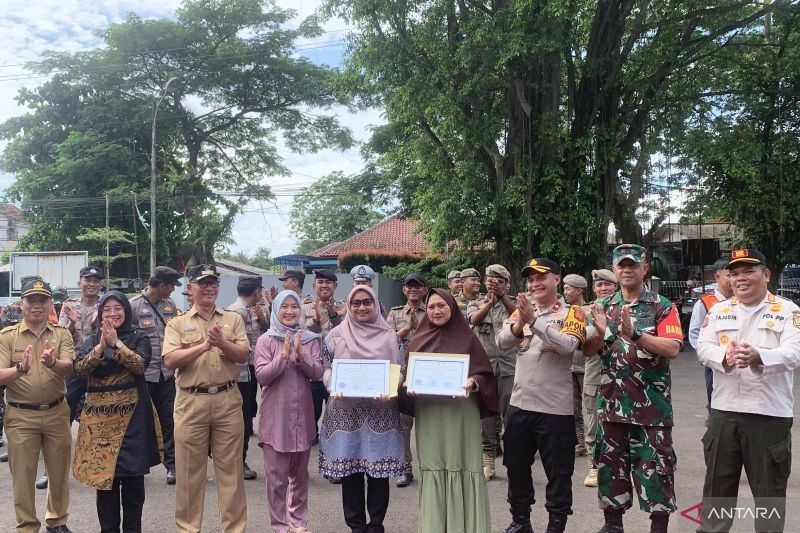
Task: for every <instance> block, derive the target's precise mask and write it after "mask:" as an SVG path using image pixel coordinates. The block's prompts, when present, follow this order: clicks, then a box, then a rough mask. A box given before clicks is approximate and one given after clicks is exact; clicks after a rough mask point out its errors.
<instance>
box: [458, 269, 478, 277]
mask: <svg viewBox="0 0 800 533" xmlns="http://www.w3.org/2000/svg"><path fill="white" fill-rule="evenodd" d="M479 277H481V274H480V272H478V271H477V270H475V269H474V268H465V269H464V270H462V271H461V279H464V278H479Z"/></svg>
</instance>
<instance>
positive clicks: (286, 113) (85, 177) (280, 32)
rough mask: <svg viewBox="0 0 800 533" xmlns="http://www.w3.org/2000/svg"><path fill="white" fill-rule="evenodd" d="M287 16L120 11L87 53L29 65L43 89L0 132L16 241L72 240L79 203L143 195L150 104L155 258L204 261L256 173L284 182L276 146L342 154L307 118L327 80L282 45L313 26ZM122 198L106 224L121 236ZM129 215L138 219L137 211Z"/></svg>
mask: <svg viewBox="0 0 800 533" xmlns="http://www.w3.org/2000/svg"><path fill="white" fill-rule="evenodd" d="M294 16H295V13H294V12H293V11H292V10H284V9H280V8H278V7H276V6H275V5H274V4H273V3H271V2H269V3H266V4H265V3H264V2H261V1H259V0H228V1H225V2H220V1H216V0H186V1H185V2H184V3H183V5H182V6H181V7H180V9H178V11H177V13H176V17H175V19H174V20H173V19H160V20H143V19H141V18H140V17H138V16H137V15H135V14H130V15H129V16H128V18H127V20H126V21H125V22H123V23H119V24H113V25H111V26H110V27H108V28H106V29H104V30H102V31H101V32H100V33H99V36H100V37H101V38H102V41H103V45H102V46H101V47H98V48H96V49H93V50H90V51H87V52H78V53H64V52H48V53H47V54H45V58H44V59H43V60H42V61H40V62H38V63H35V64H32V65H30V66H29V68H31V69H33V70H34V71H35V72H36V73H38V74H40V75H45V76H49V80H48V81H47V82H45V83H43V84H42V85H41V86H39V87H37V88H35V89H23V90H21V91H20V93H19V95H18V97H17V100H18V102H19V103H20V104H21V105H23V106H25V107H27V108H28V109H29V112H28V113H26V114H24V115H22V116H19V117H15V118H12V119H9V120H7V121H6V122H5V123H4V124H2V125H1V126H0V136H2V138H4V139H7V140H8V141H9V143H8V145H7V147H6V149H5V151H4V153H3V156H2V160H0V167H1V168H2V169H3V170H5V171H7V172H11V173H14V175H15V178H16V179H15V182H14V185H13V186H12V187H11V189H10V191H9V192H8V194H9V197H10V198H11V199H14V200H21V202H22V208H23V211H24V213H25V214H26V215H27V216H28V218H29V220H30V221H31V222H32V224H33V227H32V229H31V232H30V233H29V235H28V236H27V237H26V238H25V239H23V242H22V246H23V247H27V248H38V249H64V248H67V249H69V248H71V247H74V246H75V236H76V235H79V234H81V233H82V232H83V230H84V229H85V228H89V227H93V226H97V225H99V224H100V223H101V221H102V220H103V219H102V217H103V216H104V211H103V206H102V202H97V203H96V202H94V201H92V200H91V199H93V198H97V197H98V196H100V195H102V194H109V195H112V196H115V197H122V196H125V197H126V198H127V197H129V196H130V195H131V193H138V194H139V196H140V197H141V196H144V195H147V194H148V187H149V182H150V173H149V168H150V159H149V153H150V146H151V142H150V126H151V120H152V113H153V106H154V103H155V102H156V100H157V99H158V98H159V97H161V96H162V95H163V96H164V100H163V103H162V105H161V107H160V108H159V113H158V120H157V141H156V144H157V151H156V159H157V161H156V163H157V168H158V176H157V180H158V182H157V189H158V207H157V212H158V226H159V232H158V243H157V244H158V248H157V250H158V260H159V261H162V262H163V261H168V260H169V259H171V258H173V257H174V256H175V255H176V254H177V253H178V251H179V250H188V251H189V252H188V253H191V254H192V255H195V256H196V258H197V259H199V260H201V261H207V260H210V259H211V258H212V256H213V253H214V247H215V246H217V245H218V244H220V243H221V244H225V242H226V238H227V236H228V235H229V233H230V230H231V225H232V223H233V220H234V218H235V216H236V214H237V213H239V212H240V211H241V209H242V207H243V206H244V205H245V204H246V203H247V201H248V199H249V198H253V197H258V198H269V197H270V188H269V186H268V184H267V178H269V177H270V176H274V175H279V174H286V173H287V169H286V168H285V167H284V166H283V164H282V163H281V159H280V156H279V154H278V149H277V145H278V142H279V140H280V141H281V142H282V143H283V144H284V145H285V146H286V147H288V148H289V149H290V150H295V151H315V150H318V149H321V148H324V147H333V148H345V147H349V146H350V145H351V143H352V139H351V136H350V132H349V130H348V129H347V128H344V127H342V126H341V125H340V124H339V123H338V121H337V120H336V118H335V117H334V116H333V115H332V114H331V113H324V112H321V110H325V109H326V108H328V107H330V106H331V105H333V104H335V103H340V102H342V100H340V99H339V98H337V97H336V96H335V93H334V89H335V84H334V83H333V76H334V74H335V71H333V70H332V69H329V68H327V67H323V66H318V65H314V64H313V63H311V62H310V61H308V60H306V59H305V58H303V57H301V56H299V54H297V53H296V49H295V42H296V40H297V39H299V38H307V37H313V36H318V35H320V34H321V31H322V30H321V28H320V26H319V24H317V22H316V20H315V19H313V18H311V19H308V20H305V21H303V22H302V23H301V24H300V25H299V26H298V27H297V28H295V29H288V23H289V22H290V21H291V20H292V18H293V17H294ZM172 78H175V80H174V82H173V83H171V84H170V89H172V90H171V91H170V92H168V93H166V92H165V87H166V85H167V83H168V81H169V80H170V79H172ZM121 201H122V200H120V202H121ZM125 201H126V202H128V207H127V208H126V209H124V212H123V209H114V213H113V217H112V225H113V226H115V227H120V228H122V229H130V225H131V216H130V213H131V210H130V203H129V202H130V200H127V199H126V200H125ZM95 204H97V205H95ZM140 208H141V210H142V213H143V215H144V216H145V218H146V219H147V220H149V205H145V204H144V203H142V205H140ZM140 240H141V241H143V243H142V244H144V243H145V242H147V241H146V237H142V238H141V239H140ZM187 243H188V245H187ZM142 249H145V250H146V249H147V246H143V247H142Z"/></svg>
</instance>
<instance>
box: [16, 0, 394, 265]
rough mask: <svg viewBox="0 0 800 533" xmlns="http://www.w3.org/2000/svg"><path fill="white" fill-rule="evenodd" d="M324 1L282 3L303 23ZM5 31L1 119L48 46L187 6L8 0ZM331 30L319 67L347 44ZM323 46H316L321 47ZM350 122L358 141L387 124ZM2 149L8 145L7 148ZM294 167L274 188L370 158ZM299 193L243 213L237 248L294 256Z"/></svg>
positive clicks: (339, 29)
mask: <svg viewBox="0 0 800 533" xmlns="http://www.w3.org/2000/svg"><path fill="white" fill-rule="evenodd" d="M320 3H321V2H320V0H277V1H276V4H278V5H279V6H281V7H284V8H292V9H294V10H296V11H297V12H298V19H297V21H298V22H299V21H300V20H301V19H302V18H304V17H306V16H308V15H310V14H312V13H313V12H314V10H315V9H316V8H317V7H318V6H319V5H320ZM2 4H3V8H4V9H3V11H4V13H3V16H2V17H0V35H3V36H4V41H5V43H6V44H5V45H4V46H3V47H0V122H2V121H4V120H6V119H7V118H9V117H12V116H15V115H18V114H21V113H23V112H24V109H23V108H20V107H19V106H18V105H17V103H16V101H15V100H14V97H15V96H16V94H17V91H18V90H19V89H20V88H21V87H33V86H35V85H37V84H39V83H41V81H42V79H40V78H36V77H33V76H31V75H30V74H29V73H26V71H25V69H24V67H23V66H22V63H25V62H26V61H31V60H36V59H38V58H39V57H40V55H41V53H42V52H43V51H45V50H61V51H67V50H84V49H89V48H93V47H95V46H97V45H99V44H100V40H99V39H97V38H96V37H95V32H96V30H98V29H100V28H104V27H106V26H108V25H110V24H113V23H115V22H120V21H122V20H124V19H125V17H126V15H127V13H128V12H130V11H134V12H135V13H137V14H138V15H139V16H141V17H142V18H163V17H172V16H173V15H174V11H175V9H176V8H177V7H178V6H179V5H180V1H178V0H136V1H132V0H34V1H31V0H2ZM325 29H326V30H327V33H326V34H325V35H323V36H321V37H318V38H315V39H313V40H312V41H313V42H314V43H319V44H320V45H324V47H321V48H317V49H312V50H308V51H306V52H303V53H304V55H307V56H308V57H309V59H310V60H312V61H314V62H315V63H318V64H328V65H333V66H337V65H339V64H340V62H341V54H342V52H343V50H344V47H343V46H342V45H341V40H342V38H343V36H344V35H345V32H346V30H347V26H346V24H345V23H344V22H342V21H338V20H332V21H329V22H328V23H327V24H326V26H325ZM313 46H315V45H310V46H309V47H313ZM337 114H338V115H339V117H340V120H341V121H342V123H344V124H346V125H347V126H349V127H350V128H351V129H352V130H353V134H354V135H355V137H356V139H358V140H360V141H364V140H366V139H367V138H368V137H369V129H368V128H369V126H370V125H376V124H380V123H382V122H383V119H382V118H381V116H380V113H379V112H377V111H376V110H373V111H367V112H361V113H357V114H350V113H348V112H347V111H346V110H344V109H340V110H337ZM0 148H2V145H0ZM283 155H284V161H285V164H286V166H287V167H288V168H289V169H290V170H291V171H292V172H293V173H294V174H293V175H292V176H290V177H286V178H272V177H266V178H265V181H266V182H267V183H269V184H270V185H273V186H278V187H280V186H288V185H291V186H292V187H297V186H305V185H310V184H312V183H313V182H314V180H315V179H316V178H319V177H321V176H323V175H325V174H328V173H330V172H332V171H334V170H341V171H343V172H345V173H346V174H350V173H354V172H356V171H358V170H359V169H360V168H361V166H362V162H361V159H360V157H359V153H358V147H355V148H354V149H352V150H349V151H347V152H333V151H324V152H320V153H317V154H300V155H298V154H293V153H291V152H289V151H287V150H284V151H283ZM12 180H13V176H10V175H8V174H2V173H0V191H2V190H4V189H5V188H6V187H8V186H9V185H10V184H11V182H12ZM291 202H292V197H291V196H279V197H278V198H277V200H276V202H275V204H274V205H273V204H266V203H265V204H263V206H262V205H260V204H259V203H258V202H254V203H251V204H250V205H249V206H248V207H247V208H246V211H247V212H246V213H245V214H243V215H239V216H238V217H237V219H236V222H235V224H234V228H233V235H232V237H233V240H234V241H235V242H236V244H235V245H234V246H233V249H234V250H244V251H246V252H252V251H254V250H255V249H257V248H258V247H260V246H265V247H267V248H269V249H270V250H272V255H273V257H274V256H278V255H283V254H287V253H291V252H292V249H293V248H294V239H293V237H292V236H291V235H290V234H289V209H290V207H291Z"/></svg>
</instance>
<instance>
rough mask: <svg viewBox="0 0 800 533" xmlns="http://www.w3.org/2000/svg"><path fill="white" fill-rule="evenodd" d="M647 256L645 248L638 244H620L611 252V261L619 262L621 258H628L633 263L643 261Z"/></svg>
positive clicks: (615, 263)
mask: <svg viewBox="0 0 800 533" xmlns="http://www.w3.org/2000/svg"><path fill="white" fill-rule="evenodd" d="M646 257H647V250H645V249H644V247H643V246H639V245H638V244H620V245H619V246H617V247H616V248H614V251H613V252H611V262H612V263H613V264H614V265H617V264H619V262H620V261H622V260H623V259H630V260H631V261H633V262H634V263H644V261H645V259H646Z"/></svg>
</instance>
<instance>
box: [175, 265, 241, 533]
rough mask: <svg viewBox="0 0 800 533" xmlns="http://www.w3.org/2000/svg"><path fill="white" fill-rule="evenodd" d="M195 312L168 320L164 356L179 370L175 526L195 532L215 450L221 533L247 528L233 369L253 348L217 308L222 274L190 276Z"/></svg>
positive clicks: (234, 318)
mask: <svg viewBox="0 0 800 533" xmlns="http://www.w3.org/2000/svg"><path fill="white" fill-rule="evenodd" d="M186 276H187V278H189V284H188V287H187V288H188V291H189V293H190V294H191V295H192V296H193V298H194V305H193V306H192V308H191V309H190V310H189V311H188V312H187V313H186V314H183V315H181V316H176V317H175V318H173V319H172V320H170V321H169V322H167V329H166V333H165V335H164V349H163V352H162V357H163V359H164V364H165V365H166V367H167V368H170V369H174V370H176V379H175V381H176V383H177V385H178V392H177V394H176V396H175V473H176V477H177V485H176V491H175V523H176V525H177V529H178V532H179V533H199V531H200V526H201V525H202V521H203V505H204V500H205V485H206V468H207V466H206V465H207V462H208V459H207V454H208V449H209V444H210V445H211V448H212V449H213V450H214V475H215V477H216V479H217V498H218V502H219V517H220V523H221V525H222V530H223V531H224V532H225V533H241V532H243V531H245V529H246V527H247V500H246V496H245V492H244V478H243V477H242V475H243V473H242V446H243V443H242V439H243V437H244V420H243V418H242V395H241V394H240V393H239V388H238V387H237V386H236V378H237V377H238V376H239V367H237V366H236V365H237V363H245V362H247V358H248V355H249V353H250V345H249V344H248V342H247V334H246V333H245V329H244V322H243V321H242V317H240V316H239V315H238V314H237V313H233V312H230V311H225V310H224V309H220V308H219V307H217V306H216V301H217V295H218V294H219V276H218V274H217V270H216V268H215V267H214V266H213V265H197V266H194V267H192V268H191V269H190V270H189V271H188V272H187V273H186Z"/></svg>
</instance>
